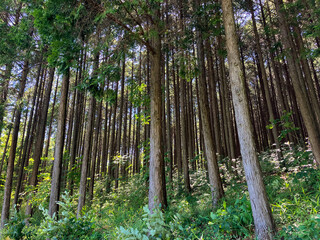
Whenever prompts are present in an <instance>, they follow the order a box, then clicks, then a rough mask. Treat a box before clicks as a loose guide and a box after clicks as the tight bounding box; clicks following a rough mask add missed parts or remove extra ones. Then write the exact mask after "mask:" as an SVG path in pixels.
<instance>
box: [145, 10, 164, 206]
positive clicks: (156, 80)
mask: <svg viewBox="0 0 320 240" xmlns="http://www.w3.org/2000/svg"><path fill="white" fill-rule="evenodd" d="M159 15H160V13H158V16H159ZM156 21H158V19H157V20H156ZM152 30H153V31H154V32H153V34H152V36H151V37H150V42H151V45H152V47H153V50H154V51H153V52H152V53H151V55H150V60H151V76H150V88H151V89H150V90H151V94H150V100H151V105H150V108H151V109H150V110H151V128H150V131H151V132H150V167H149V171H150V173H149V209H150V211H153V209H155V208H158V207H160V208H165V207H166V205H167V199H166V197H165V196H166V193H165V182H164V181H163V180H164V179H163V164H162V162H163V146H162V129H161V120H162V117H161V113H162V106H161V104H162V101H161V95H162V94H161V66H160V63H161V38H160V33H159V29H158V28H157V27H156V26H155V25H152Z"/></svg>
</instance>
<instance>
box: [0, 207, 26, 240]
mask: <svg viewBox="0 0 320 240" xmlns="http://www.w3.org/2000/svg"><path fill="white" fill-rule="evenodd" d="M25 225H26V221H25V216H23V215H22V214H21V212H18V211H17V210H16V208H15V209H14V212H13V214H12V215H11V217H10V220H9V222H8V223H7V224H6V225H5V229H4V230H3V233H2V234H3V237H9V238H10V239H14V240H19V239H22V238H23V237H26V236H25V233H24V232H23V228H24V227H25Z"/></svg>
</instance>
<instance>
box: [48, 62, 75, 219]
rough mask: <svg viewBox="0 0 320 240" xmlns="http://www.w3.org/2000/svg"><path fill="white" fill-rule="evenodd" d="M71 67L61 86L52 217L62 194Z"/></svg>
mask: <svg viewBox="0 0 320 240" xmlns="http://www.w3.org/2000/svg"><path fill="white" fill-rule="evenodd" d="M69 80H70V69H69V68H68V69H66V70H65V72H64V75H63V80H62V87H61V99H60V106H59V117H58V128H57V134H56V143H55V151H54V162H53V169H52V178H51V191H50V201H49V215H50V216H51V217H52V216H53V215H54V214H57V212H58V205H57V202H58V201H59V195H60V179H61V169H62V158H63V147H64V138H65V126H66V116H67V104H68V91H69Z"/></svg>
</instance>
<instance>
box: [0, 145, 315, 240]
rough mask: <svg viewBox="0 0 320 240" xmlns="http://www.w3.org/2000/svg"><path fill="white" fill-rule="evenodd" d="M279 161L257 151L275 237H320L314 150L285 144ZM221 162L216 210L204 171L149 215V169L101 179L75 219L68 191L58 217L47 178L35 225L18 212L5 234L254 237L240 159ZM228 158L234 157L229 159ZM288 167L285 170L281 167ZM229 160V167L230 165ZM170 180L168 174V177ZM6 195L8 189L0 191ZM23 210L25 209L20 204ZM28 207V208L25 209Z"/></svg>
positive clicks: (171, 191) (171, 186)
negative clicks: (111, 181) (111, 180)
mask: <svg viewBox="0 0 320 240" xmlns="http://www.w3.org/2000/svg"><path fill="white" fill-rule="evenodd" d="M282 153H283V162H282V163H281V164H280V163H279V162H278V161H277V159H276V157H275V156H276V154H275V152H274V151H273V152H272V151H266V152H263V153H261V154H259V159H260V163H261V167H262V171H263V174H264V182H265V185H266V190H267V193H268V197H269V200H270V204H271V208H272V213H273V217H274V220H275V223H276V225H277V230H278V232H277V234H276V239H320V171H319V170H317V169H316V168H315V165H314V163H313V159H312V156H311V152H310V150H304V149H302V148H299V147H288V146H286V147H284V148H283V151H282ZM227 161H229V160H228V159H223V160H221V162H220V169H221V174H222V176H223V183H224V189H225V197H224V198H223V199H222V200H221V202H220V204H219V206H218V208H217V209H215V210H213V209H212V208H211V195H210V189H209V185H208V182H207V179H206V173H205V171H203V170H197V171H191V175H190V176H191V182H192V189H193V191H192V194H190V195H187V194H185V193H184V191H183V183H182V180H181V181H180V183H179V182H178V180H177V179H178V178H177V176H174V179H175V180H174V181H173V182H171V183H170V182H168V183H167V190H168V192H167V195H168V206H169V207H168V208H167V209H166V211H165V212H164V213H163V212H161V211H159V210H158V211H155V212H154V213H153V214H151V213H150V212H149V210H148V208H147V203H148V198H147V196H148V194H147V193H148V191H147V177H148V176H147V174H143V173H141V174H140V175H136V176H134V177H131V178H130V179H128V180H121V181H120V187H119V188H118V189H117V190H116V191H112V192H109V193H107V189H106V187H107V184H106V180H99V181H98V182H97V183H96V187H95V193H94V200H93V201H92V203H91V204H90V206H88V207H87V209H86V210H85V213H84V214H83V216H82V217H80V218H78V219H77V218H76V207H77V196H76V195H74V196H72V197H70V196H69V194H68V193H67V192H65V193H64V194H63V197H62V199H61V202H60V215H59V220H53V219H51V218H50V217H49V216H48V214H47V211H46V209H47V204H48V187H49V185H48V184H49V183H50V181H49V180H48V179H47V180H46V179H45V178H46V176H44V178H43V179H45V180H44V181H42V183H41V184H40V185H39V188H38V195H37V198H36V199H34V205H37V206H38V209H37V210H36V211H35V213H34V215H33V217H32V218H31V219H29V222H30V224H29V225H28V226H27V225H26V224H25V218H24V216H23V215H22V214H21V213H17V212H16V211H15V212H12V214H11V216H12V217H11V220H10V223H9V224H8V225H7V228H6V230H5V234H3V235H2V236H3V237H5V239H46V238H48V237H49V238H51V239H59V240H60V239H143V240H145V239H146V240H147V239H255V237H254V225H253V219H252V215H251V207H250V202H249V200H248V199H249V196H248V192H247V186H246V182H245V179H244V173H243V170H242V167H241V162H240V160H239V159H237V160H234V161H233V162H232V164H231V165H233V167H231V166H229V167H228V168H229V169H228V170H227V167H226V163H227ZM229 163H230V161H229ZM282 164H285V166H286V167H284V168H281V167H280V165H281V166H283V165H282ZM228 165H229V164H228ZM167 180H168V179H167ZM0 195H2V193H1V194H0ZM22 208H23V207H22ZM20 212H23V211H20Z"/></svg>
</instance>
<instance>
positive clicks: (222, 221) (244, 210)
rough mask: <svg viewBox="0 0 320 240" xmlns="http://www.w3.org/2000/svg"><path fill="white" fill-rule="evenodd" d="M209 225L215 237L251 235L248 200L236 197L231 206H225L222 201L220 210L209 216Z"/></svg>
mask: <svg viewBox="0 0 320 240" xmlns="http://www.w3.org/2000/svg"><path fill="white" fill-rule="evenodd" d="M210 217H211V221H210V222H209V224H211V225H214V229H215V232H216V233H217V237H218V236H219V235H220V236H224V235H225V234H227V235H228V236H234V237H248V236H251V235H252V233H253V218H252V213H251V206H250V202H249V200H248V199H247V198H246V197H245V196H243V197H242V198H241V197H240V196H238V197H237V199H236V201H235V202H234V203H233V204H230V205H228V206H227V202H226V201H224V202H223V204H222V208H219V209H217V211H216V212H215V213H211V214H210Z"/></svg>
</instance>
